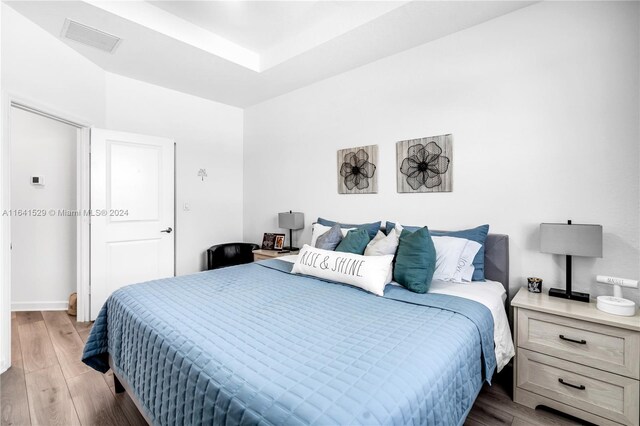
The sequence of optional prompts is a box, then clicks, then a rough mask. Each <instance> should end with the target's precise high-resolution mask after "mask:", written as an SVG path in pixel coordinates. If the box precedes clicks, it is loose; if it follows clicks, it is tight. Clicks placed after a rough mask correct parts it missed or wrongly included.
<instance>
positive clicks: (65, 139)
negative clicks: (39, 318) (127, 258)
mask: <svg viewBox="0 0 640 426" xmlns="http://www.w3.org/2000/svg"><path fill="white" fill-rule="evenodd" d="M76 132H77V130H76V129H75V128H74V127H71V126H69V125H66V124H62V123H60V122H57V121H54V120H51V119H47V118H44V117H41V116H38V115H35V114H31V113H28V112H24V111H22V110H19V109H16V108H13V109H12V111H11V208H12V210H31V211H32V212H33V211H35V212H36V215H23V216H20V215H18V216H14V217H13V218H12V221H11V237H12V238H11V239H12V245H13V248H12V251H11V299H12V300H11V302H12V310H40V309H66V307H67V300H68V298H69V295H70V294H71V293H73V292H75V291H76V217H72V216H60V215H58V214H57V213H56V214H54V215H51V214H49V213H47V214H46V215H43V216H40V215H39V214H38V213H37V212H40V211H45V212H48V211H49V210H50V209H54V210H55V211H56V212H57V211H58V210H68V211H73V210H75V209H76V156H77V137H76ZM34 175H36V176H44V178H45V180H44V183H45V184H44V186H34V185H32V184H31V183H30V177H31V176H34Z"/></svg>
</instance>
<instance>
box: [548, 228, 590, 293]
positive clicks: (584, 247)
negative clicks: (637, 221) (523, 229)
mask: <svg viewBox="0 0 640 426" xmlns="http://www.w3.org/2000/svg"><path fill="white" fill-rule="evenodd" d="M540 252H542V253H551V254H563V255H565V256H567V285H566V288H565V289H561V288H551V289H549V296H553V297H562V298H564V299H571V300H577V301H580V302H589V294H588V293H580V292H574V291H571V256H583V257H602V226H601V225H574V224H572V223H571V221H570V220H569V221H567V223H566V224H564V223H541V224H540Z"/></svg>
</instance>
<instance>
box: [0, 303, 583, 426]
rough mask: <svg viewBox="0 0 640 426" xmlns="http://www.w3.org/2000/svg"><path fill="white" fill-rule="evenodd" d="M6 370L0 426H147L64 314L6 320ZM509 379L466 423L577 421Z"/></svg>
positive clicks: (86, 326)
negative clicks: (530, 402) (514, 396)
mask: <svg viewBox="0 0 640 426" xmlns="http://www.w3.org/2000/svg"><path fill="white" fill-rule="evenodd" d="M11 327H12V328H11V330H12V334H11V358H12V365H11V368H10V369H9V370H8V371H6V372H5V373H3V374H2V375H1V376H0V391H1V392H0V393H1V397H2V399H1V401H0V410H1V422H0V424H1V425H3V426H4V425H18V426H26V425H32V424H33V425H61V426H66V425H84V426H88V425H117V426H121V425H131V426H138V425H146V424H147V423H146V422H145V420H144V418H143V417H142V415H140V413H139V412H138V410H137V408H136V406H135V404H134V403H133V401H132V400H131V398H129V396H128V395H127V394H126V393H122V394H116V393H115V389H114V383H113V375H112V374H111V372H109V373H107V374H100V373H98V372H96V371H94V370H92V369H90V368H89V367H87V366H86V365H84V364H83V363H82V362H80V357H81V354H82V347H83V345H84V342H85V341H86V339H87V337H88V335H89V331H90V330H91V323H78V322H76V320H75V317H70V316H68V315H67V314H66V313H65V312H17V313H13V314H12V320H11ZM509 381H510V378H509V377H507V376H506V375H502V376H498V378H497V379H495V380H494V384H493V386H486V385H485V387H484V388H483V390H482V391H481V392H480V395H479V396H478V399H477V400H476V403H475V405H474V406H473V408H472V410H471V412H470V413H469V416H468V417H467V421H466V422H465V425H467V426H478V425H484V426H493V425H512V426H531V425H578V424H581V423H579V422H578V421H577V420H575V419H571V418H568V417H564V416H561V415H558V414H555V413H552V412H548V411H543V410H540V409H538V410H532V409H530V408H527V407H524V406H522V405H519V404H516V403H514V402H513V401H511V398H510V396H509V393H508V391H507V389H508V386H505V384H508V383H509Z"/></svg>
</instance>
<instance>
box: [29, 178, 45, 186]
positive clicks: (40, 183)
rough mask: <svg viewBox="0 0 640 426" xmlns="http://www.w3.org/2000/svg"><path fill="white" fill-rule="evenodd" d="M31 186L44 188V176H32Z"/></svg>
mask: <svg viewBox="0 0 640 426" xmlns="http://www.w3.org/2000/svg"><path fill="white" fill-rule="evenodd" d="M31 185H36V186H44V176H31Z"/></svg>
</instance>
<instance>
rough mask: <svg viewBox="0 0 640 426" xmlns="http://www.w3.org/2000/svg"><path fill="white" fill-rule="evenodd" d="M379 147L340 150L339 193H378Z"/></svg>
mask: <svg viewBox="0 0 640 426" xmlns="http://www.w3.org/2000/svg"><path fill="white" fill-rule="evenodd" d="M377 164H378V145H369V146H361V147H357V148H348V149H340V150H338V193H339V194H375V193H377V192H378V176H377V174H376V167H377Z"/></svg>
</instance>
